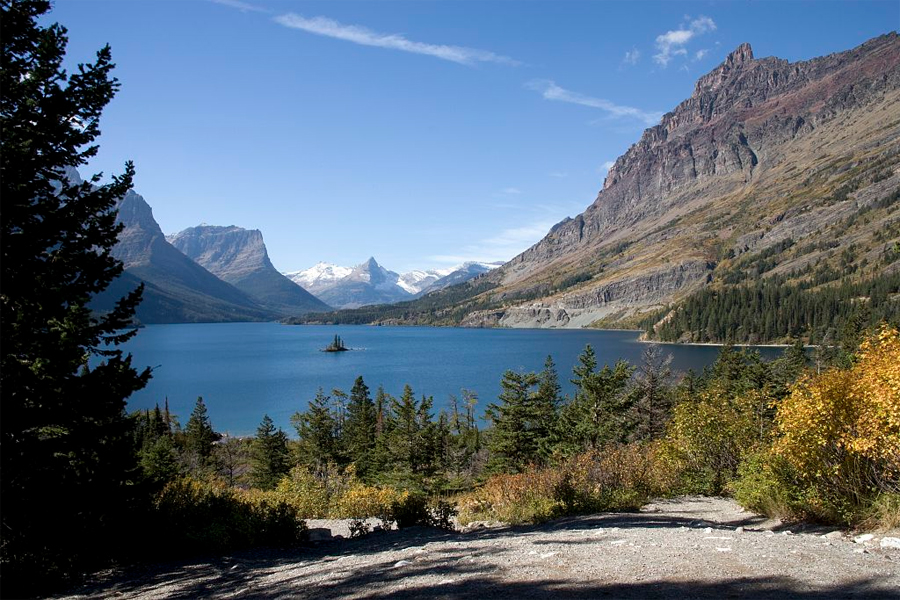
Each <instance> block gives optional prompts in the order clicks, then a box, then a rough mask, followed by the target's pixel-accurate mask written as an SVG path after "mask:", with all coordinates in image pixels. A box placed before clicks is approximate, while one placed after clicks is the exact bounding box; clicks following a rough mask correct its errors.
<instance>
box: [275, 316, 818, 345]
mask: <svg viewBox="0 0 900 600" xmlns="http://www.w3.org/2000/svg"><path fill="white" fill-rule="evenodd" d="M279 324H281V325H300V326H305V327H310V326H311V327H422V328H428V327H430V328H435V329H496V330H508V331H516V330H520V331H626V332H633V333H637V334H642V333H644V330H643V329H629V328H627V327H462V326H461V325H418V324H412V323H390V324H384V323H284V322H279ZM637 341H638V342H640V343H642V344H664V345H667V346H713V347H720V348H721V347H722V346H726V345H730V346H734V347H735V348H789V347H791V345H792V344H725V343H723V342H663V341H658V340H645V339H641V337H640V335H639V336H638V339H637ZM803 347H804V348H806V349H812V348H817V347H818V346H816V345H810V344H805V345H804V346H803Z"/></svg>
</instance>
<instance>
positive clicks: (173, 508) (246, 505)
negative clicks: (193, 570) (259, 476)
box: [152, 479, 306, 554]
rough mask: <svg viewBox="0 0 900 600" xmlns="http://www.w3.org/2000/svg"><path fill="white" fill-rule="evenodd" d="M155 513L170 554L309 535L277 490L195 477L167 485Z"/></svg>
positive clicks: (274, 543)
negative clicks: (235, 485)
mask: <svg viewBox="0 0 900 600" xmlns="http://www.w3.org/2000/svg"><path fill="white" fill-rule="evenodd" d="M152 517H153V522H154V523H155V527H154V529H153V532H154V534H155V535H156V536H157V539H160V540H164V542H165V548H166V552H167V553H169V552H170V551H171V550H173V549H176V551H177V552H178V553H182V554H191V553H202V552H221V551H225V550H233V549H238V548H245V547H253V546H285V545H291V544H294V543H297V542H299V541H301V540H302V539H304V538H305V534H306V523H305V522H304V521H303V520H302V519H301V518H299V517H298V515H297V511H296V509H295V508H294V507H293V506H291V505H290V504H289V503H287V502H285V501H284V500H283V499H282V498H279V497H278V496H277V495H275V494H274V493H272V492H263V491H260V490H238V489H234V488H228V487H226V486H225V485H223V484H218V483H210V482H201V481H197V480H193V479H177V480H175V481H172V482H170V483H168V484H167V485H166V486H165V488H163V490H162V491H161V492H160V493H159V495H158V496H157V497H156V499H155V501H154V505H153V512H152ZM160 550H162V548H160Z"/></svg>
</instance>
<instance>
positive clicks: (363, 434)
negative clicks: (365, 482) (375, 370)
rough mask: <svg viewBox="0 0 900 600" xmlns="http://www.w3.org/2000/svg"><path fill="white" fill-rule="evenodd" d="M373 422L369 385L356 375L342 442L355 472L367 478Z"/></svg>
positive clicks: (372, 438) (374, 418) (373, 445)
mask: <svg viewBox="0 0 900 600" xmlns="http://www.w3.org/2000/svg"><path fill="white" fill-rule="evenodd" d="M375 422H376V414H375V403H374V402H372V398H371V397H370V396H369V387H368V386H367V385H366V383H365V381H363V378H362V377H357V378H356V381H355V382H354V384H353V389H351V390H350V402H349V403H348V404H347V422H346V424H345V425H344V439H343V443H344V447H345V451H346V453H347V456H348V458H349V459H350V462H352V463H353V464H355V465H356V473H357V474H358V475H359V476H360V477H361V478H362V479H367V477H368V475H369V474H370V472H371V470H372V450H374V449H375Z"/></svg>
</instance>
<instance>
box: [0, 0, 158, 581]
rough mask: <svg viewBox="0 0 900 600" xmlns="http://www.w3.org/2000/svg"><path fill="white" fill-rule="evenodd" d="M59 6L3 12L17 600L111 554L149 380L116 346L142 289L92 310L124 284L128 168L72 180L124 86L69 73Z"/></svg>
mask: <svg viewBox="0 0 900 600" xmlns="http://www.w3.org/2000/svg"><path fill="white" fill-rule="evenodd" d="M49 8H50V3H49V2H44V1H38V0H22V1H16V2H10V1H8V0H4V1H3V2H0V47H2V58H0V131H2V138H0V139H2V147H0V185H2V189H0V196H2V198H3V202H2V207H0V223H2V225H0V247H2V250H0V263H2V283H0V326H2V330H3V344H2V350H0V394H2V398H0V411H2V413H0V427H2V430H0V431H2V433H0V486H2V487H0V496H2V502H3V510H2V545H0V561H2V573H3V574H2V577H3V591H4V595H10V596H17V595H21V594H29V593H35V592H36V591H37V590H38V589H39V588H38V587H36V586H40V585H42V584H47V582H49V581H51V580H52V579H53V578H54V576H59V575H66V574H68V573H70V572H71V570H72V569H73V568H75V567H76V566H77V561H76V560H75V559H76V557H79V556H80V557H93V555H96V554H97V553H101V555H103V554H105V553H108V552H110V551H111V548H110V546H109V538H108V535H107V534H109V533H111V532H113V531H115V530H116V529H119V530H121V529H122V528H119V527H118V521H117V511H122V510H123V508H125V507H127V502H126V499H125V494H126V492H127V491H128V487H127V485H126V484H127V483H128V482H129V478H130V477H131V476H132V473H133V471H132V470H133V469H134V468H135V464H134V453H133V452H132V448H131V443H132V442H131V439H130V438H131V436H130V433H129V421H128V419H127V418H126V416H125V413H124V408H125V399H126V398H127V397H128V396H129V395H130V394H131V393H132V392H134V391H135V390H138V389H140V388H142V387H143V386H144V385H145V384H146V382H147V380H148V378H149V377H150V372H149V370H144V371H143V372H141V373H139V372H138V371H137V370H136V369H135V368H134V367H132V365H131V357H130V356H129V355H125V354H123V353H122V351H121V350H119V349H118V348H117V347H116V346H117V345H118V344H120V343H122V342H124V341H126V340H127V339H128V338H129V337H131V335H133V333H134V331H133V330H130V331H129V330H128V327H129V325H130V323H131V318H132V316H133V314H134V310H135V307H136V306H137V304H138V303H139V301H140V297H141V290H140V289H137V290H135V291H134V292H132V293H131V294H129V295H128V296H126V297H125V298H123V299H121V300H120V301H119V302H118V303H117V305H116V307H115V308H114V310H112V311H111V312H109V313H108V314H106V315H104V316H100V317H98V316H96V315H94V314H92V312H91V310H90V308H89V303H90V301H91V299H92V298H93V297H94V296H95V295H96V294H98V293H99V292H101V291H103V290H104V289H106V287H107V286H109V284H110V283H111V282H112V281H113V279H115V278H116V277H117V276H118V275H119V274H120V273H121V272H122V264H121V263H120V262H119V261H117V260H116V259H115V258H114V257H113V256H112V254H111V250H112V247H113V245H114V244H115V243H116V238H117V235H118V233H119V231H120V227H119V226H117V225H116V211H115V206H116V203H117V201H118V200H119V199H120V198H122V197H123V196H124V195H125V193H126V192H127V191H128V189H129V188H130V187H131V181H132V176H133V173H134V171H133V168H132V166H131V164H130V163H127V164H126V166H125V172H124V173H123V174H122V175H120V176H116V177H113V178H112V182H111V183H109V184H107V185H100V176H94V177H92V178H91V179H90V180H89V181H86V182H77V183H76V182H74V181H73V179H74V178H70V176H69V175H70V174H71V173H72V171H73V170H74V169H76V168H77V167H80V166H83V165H85V164H86V163H87V161H88V159H90V158H91V157H92V156H94V155H95V154H96V153H97V146H96V145H93V142H94V140H95V138H96V137H97V136H98V135H99V133H100V129H99V118H100V114H101V112H102V110H103V108H104V107H105V106H106V104H107V103H108V102H109V101H110V100H111V99H112V97H113V95H114V93H115V92H116V90H117V88H118V83H117V81H116V79H115V78H113V77H111V70H112V68H113V64H112V61H111V54H110V50H109V47H105V48H103V49H101V50H100V51H99V52H98V53H97V56H96V60H95V61H94V62H92V63H90V64H84V65H79V66H78V68H77V69H76V70H75V72H74V73H72V74H67V73H66V72H65V71H64V70H63V68H62V63H63V58H64V55H65V51H66V44H67V37H66V30H65V28H63V27H61V26H59V25H56V24H54V25H49V26H42V25H40V24H39V23H38V20H39V19H40V18H41V16H42V15H43V14H44V13H46V12H47V11H48V10H49ZM92 358H93V359H94V360H90V359H92ZM89 361H90V362H89ZM23 581H24V582H27V585H28V586H29V587H27V588H19V587H18V584H19V583H21V582H23Z"/></svg>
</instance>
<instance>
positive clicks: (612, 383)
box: [560, 346, 634, 454]
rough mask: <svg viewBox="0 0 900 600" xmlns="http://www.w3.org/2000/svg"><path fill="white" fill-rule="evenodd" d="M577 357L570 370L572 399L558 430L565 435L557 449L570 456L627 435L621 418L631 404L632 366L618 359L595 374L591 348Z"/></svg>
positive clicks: (594, 362)
mask: <svg viewBox="0 0 900 600" xmlns="http://www.w3.org/2000/svg"><path fill="white" fill-rule="evenodd" d="M578 358H579V363H580V364H579V365H577V366H576V367H575V368H574V369H573V371H574V373H575V379H573V380H572V382H573V383H575V385H576V391H575V398H574V399H573V400H572V402H570V403H569V404H568V405H566V406H565V407H564V409H563V410H562V413H561V416H560V419H561V423H560V427H561V430H562V431H564V432H566V436H565V438H564V439H563V440H561V443H560V449H561V450H563V451H564V452H566V453H569V454H571V453H574V452H579V451H581V450H584V449H586V448H590V449H592V450H598V449H600V448H601V447H602V446H603V445H604V444H606V443H608V442H615V441H623V440H624V439H625V437H626V433H627V428H626V423H625V418H624V416H625V413H626V412H627V411H628V409H629V407H630V405H631V403H630V399H629V398H628V394H627V388H628V381H629V380H630V379H631V375H632V373H633V372H634V367H632V366H631V365H629V364H628V363H627V362H625V361H621V360H620V361H618V362H617V363H616V364H615V366H614V367H612V368H611V367H609V365H605V366H604V367H603V368H602V369H601V370H600V371H596V370H595V369H596V365H597V361H596V357H595V355H594V352H593V349H592V348H591V347H590V346H587V347H586V348H585V350H584V352H583V353H582V355H581V356H579V357H578Z"/></svg>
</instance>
